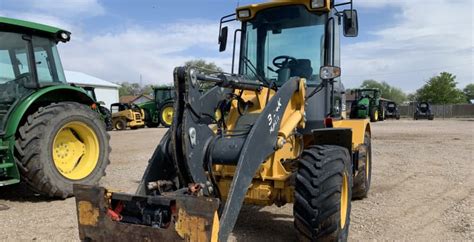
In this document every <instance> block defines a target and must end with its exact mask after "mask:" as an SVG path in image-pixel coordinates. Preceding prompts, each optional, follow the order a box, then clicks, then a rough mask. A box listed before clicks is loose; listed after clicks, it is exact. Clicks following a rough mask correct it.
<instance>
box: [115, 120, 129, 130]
mask: <svg viewBox="0 0 474 242" xmlns="http://www.w3.org/2000/svg"><path fill="white" fill-rule="evenodd" d="M114 128H115V129H116V130H125V129H126V128H127V121H125V120H124V119H122V118H119V119H116V120H114Z"/></svg>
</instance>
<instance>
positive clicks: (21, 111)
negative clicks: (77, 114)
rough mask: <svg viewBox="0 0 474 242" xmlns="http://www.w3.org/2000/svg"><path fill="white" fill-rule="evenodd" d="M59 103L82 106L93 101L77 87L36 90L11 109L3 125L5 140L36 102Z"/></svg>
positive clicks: (63, 86) (66, 86)
mask: <svg viewBox="0 0 474 242" xmlns="http://www.w3.org/2000/svg"><path fill="white" fill-rule="evenodd" d="M59 101H74V102H79V103H83V104H88V105H90V104H93V103H94V100H93V99H92V98H91V97H89V95H87V93H86V92H85V91H84V90H83V89H82V88H79V87H74V86H69V85H56V86H48V87H44V88H41V89H39V90H36V91H35V92H34V93H33V94H31V95H30V96H28V97H26V98H23V100H20V102H19V103H18V104H17V105H16V106H15V107H13V109H12V111H11V114H10V115H9V118H8V120H7V123H6V125H5V136H4V137H5V140H8V139H10V138H12V137H13V136H14V135H15V133H16V131H17V129H18V126H19V125H20V123H21V121H22V120H23V119H24V118H26V116H25V115H27V114H29V113H30V112H33V111H36V110H31V109H32V108H33V107H34V104H35V103H37V102H50V103H51V102H59Z"/></svg>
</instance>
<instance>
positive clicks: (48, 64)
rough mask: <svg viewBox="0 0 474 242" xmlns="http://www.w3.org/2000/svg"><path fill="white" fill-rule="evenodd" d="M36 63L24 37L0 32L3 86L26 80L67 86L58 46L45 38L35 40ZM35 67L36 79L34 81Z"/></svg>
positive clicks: (0, 65)
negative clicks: (59, 83) (33, 65)
mask: <svg viewBox="0 0 474 242" xmlns="http://www.w3.org/2000/svg"><path fill="white" fill-rule="evenodd" d="M31 41H32V44H33V52H34V61H33V60H31V59H32V58H31V55H29V54H28V53H30V48H29V45H28V41H27V40H25V38H23V35H22V34H18V33H12V32H0V84H2V83H7V82H10V81H15V80H19V79H21V78H27V79H28V81H29V82H33V81H34V80H37V81H38V82H39V83H50V82H61V83H64V82H66V78H65V77H64V71H63V68H62V65H61V62H60V59H59V54H58V50H57V48H56V43H55V42H53V41H51V40H49V39H46V38H42V37H36V36H34V37H33V38H32V40H31ZM32 63H34V64H35V67H36V73H37V76H36V77H35V78H34V79H33V77H32V76H31V75H32V73H33V72H32V69H33V68H32V66H31V65H32Z"/></svg>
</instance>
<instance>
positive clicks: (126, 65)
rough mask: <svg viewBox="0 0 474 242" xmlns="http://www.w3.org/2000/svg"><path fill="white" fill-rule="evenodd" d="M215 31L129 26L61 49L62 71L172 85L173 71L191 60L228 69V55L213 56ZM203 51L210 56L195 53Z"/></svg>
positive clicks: (201, 25)
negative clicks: (141, 79) (208, 62)
mask: <svg viewBox="0 0 474 242" xmlns="http://www.w3.org/2000/svg"><path fill="white" fill-rule="evenodd" d="M217 30H218V25H217V24H215V23H206V22H197V23H196V21H190V22H189V23H184V22H183V23H177V24H174V25H171V26H170V25H167V26H160V25H159V26H157V27H156V28H155V29H144V28H142V27H139V26H132V27H128V28H127V29H126V30H125V31H124V32H120V33H115V34H112V33H108V34H105V35H95V36H88V37H87V36H80V37H79V38H75V39H73V40H72V41H71V42H70V43H68V44H66V45H61V47H60V48H61V53H62V59H63V64H64V66H65V69H70V70H77V71H83V72H87V73H89V74H93V75H97V76H98V77H101V78H104V79H106V80H109V81H113V82H123V81H128V82H137V81H138V80H139V77H140V75H142V77H143V80H144V82H146V83H153V84H164V83H172V81H173V68H174V67H176V66H180V65H183V63H184V62H185V61H187V60H190V59H196V58H202V59H205V60H207V61H213V62H215V63H216V64H218V65H219V66H222V67H224V68H225V69H229V67H230V62H231V59H230V57H229V56H228V54H222V55H216V54H215V53H217V49H218V46H217V34H218V33H217V32H218V31H217ZM194 51H196V52H194ZM203 51H204V52H206V51H207V52H209V53H212V54H210V55H206V54H204V55H202V54H198V53H197V52H199V53H202V52H203ZM193 52H194V53H196V54H193ZM187 53H189V54H187Z"/></svg>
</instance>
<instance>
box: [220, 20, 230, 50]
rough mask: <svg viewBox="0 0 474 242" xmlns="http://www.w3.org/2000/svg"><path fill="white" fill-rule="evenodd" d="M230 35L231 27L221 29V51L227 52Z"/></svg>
mask: <svg viewBox="0 0 474 242" xmlns="http://www.w3.org/2000/svg"><path fill="white" fill-rule="evenodd" d="M228 34H229V27H227V26H226V27H224V28H222V29H221V32H220V34H219V51H220V52H223V51H225V48H226V47H227V35H228Z"/></svg>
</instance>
